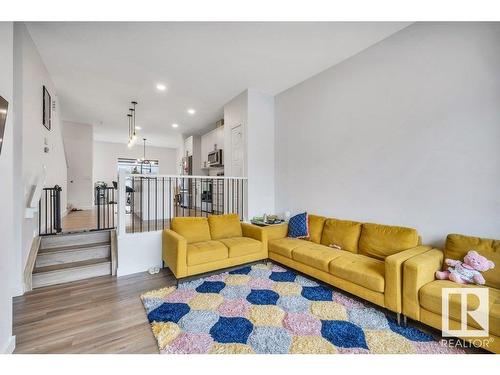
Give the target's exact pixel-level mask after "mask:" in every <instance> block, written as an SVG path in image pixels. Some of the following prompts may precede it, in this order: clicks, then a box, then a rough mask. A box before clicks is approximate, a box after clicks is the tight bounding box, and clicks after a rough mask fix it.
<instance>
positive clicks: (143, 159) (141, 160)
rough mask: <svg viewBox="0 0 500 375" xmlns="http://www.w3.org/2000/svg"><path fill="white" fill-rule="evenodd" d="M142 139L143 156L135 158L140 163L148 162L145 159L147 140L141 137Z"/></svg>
mask: <svg viewBox="0 0 500 375" xmlns="http://www.w3.org/2000/svg"><path fill="white" fill-rule="evenodd" d="M142 141H143V157H142V158H139V159H137V161H138V162H139V163H141V164H149V163H150V161H149V160H147V159H146V141H147V139H146V138H142Z"/></svg>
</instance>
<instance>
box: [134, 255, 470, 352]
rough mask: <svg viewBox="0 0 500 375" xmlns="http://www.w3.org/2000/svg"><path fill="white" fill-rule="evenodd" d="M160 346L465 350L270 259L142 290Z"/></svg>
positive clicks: (214, 349) (175, 348) (234, 349)
mask: <svg viewBox="0 0 500 375" xmlns="http://www.w3.org/2000/svg"><path fill="white" fill-rule="evenodd" d="M141 299H142V302H143V304H144V308H145V309H146V312H147V314H148V320H149V322H150V323H151V329H152V330H153V334H154V336H155V337H156V340H157V341H158V347H159V349H160V353H172V354H189V353H215V354H217V353H220V354H222V353H228V354H235V353H269V354H279V353H308V354H327V353H427V354H429V353H463V351H461V350H459V349H451V348H448V347H447V346H445V345H442V344H441V343H440V342H439V341H436V340H435V339H434V338H433V337H432V336H430V335H429V334H427V333H424V332H422V331H421V330H418V329H416V328H413V327H410V326H408V327H401V326H398V325H397V323H396V322H395V320H394V319H393V318H392V317H391V316H386V315H385V314H384V313H383V312H382V311H381V310H379V309H377V308H374V307H371V306H369V305H368V304H365V303H363V302H360V301H359V300H356V299H353V298H351V297H348V296H347V295H345V294H343V293H340V292H338V291H337V290H333V289H332V288H330V287H328V286H325V285H322V284H319V283H317V282H315V281H313V280H310V279H308V278H306V277H303V276H301V275H298V274H296V273H295V272H293V271H290V270H287V269H285V268H282V267H280V266H277V265H275V264H272V263H267V264H257V265H254V266H247V267H242V268H240V269H238V270H235V271H230V272H224V273H221V274H218V275H213V276H208V277H203V278H200V279H197V280H194V281H188V282H185V283H180V284H179V286H178V287H168V288H163V289H159V290H153V291H150V292H147V293H144V294H143V295H142V296H141Z"/></svg>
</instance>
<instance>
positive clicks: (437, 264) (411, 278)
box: [403, 249, 444, 320]
mask: <svg viewBox="0 0 500 375" xmlns="http://www.w3.org/2000/svg"><path fill="white" fill-rule="evenodd" d="M443 258H444V254H443V252H442V251H441V250H438V249H432V250H430V251H427V252H426V253H424V254H421V255H418V256H416V257H414V258H412V259H410V260H408V261H407V262H406V263H405V264H404V270H403V273H404V280H403V314H405V315H407V316H408V317H409V318H411V319H415V320H420V302H419V298H418V292H419V290H420V288H422V287H423V286H424V285H425V284H428V283H430V282H431V281H434V280H435V279H436V278H435V273H436V271H439V270H440V269H441V266H442V264H443Z"/></svg>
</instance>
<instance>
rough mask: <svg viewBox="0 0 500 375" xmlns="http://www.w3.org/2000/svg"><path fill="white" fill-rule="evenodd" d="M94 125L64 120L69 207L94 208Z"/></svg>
mask: <svg viewBox="0 0 500 375" xmlns="http://www.w3.org/2000/svg"><path fill="white" fill-rule="evenodd" d="M93 133H94V132H93V127H92V125H89V124H79V123H75V122H69V121H64V122H63V139H64V149H65V151H66V161H67V164H68V170H67V171H68V172H67V173H68V207H69V206H71V207H74V208H79V209H82V210H85V209H91V208H93V203H94V198H93V197H94V193H93V191H94V188H93V181H92V176H93V168H94V164H93V155H94V139H93Z"/></svg>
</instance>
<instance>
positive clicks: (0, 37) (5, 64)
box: [0, 22, 16, 353]
mask: <svg viewBox="0 0 500 375" xmlns="http://www.w3.org/2000/svg"><path fill="white" fill-rule="evenodd" d="M13 40H14V25H13V23H12V22H0V96H2V97H3V98H4V99H5V100H7V101H8V102H9V109H8V112H7V122H6V125H5V133H4V138H3V139H4V141H3V147H2V151H1V154H0V172H1V175H2V178H0V197H2V209H1V210H0V227H1V228H3V229H4V231H3V233H2V237H1V241H0V286H1V287H0V353H10V352H12V351H13V350H14V346H15V338H14V337H13V336H12V295H13V293H14V280H15V273H16V268H15V250H16V247H15V241H14V231H13V230H10V228H12V227H13V225H12V218H13V216H14V203H13V202H14V189H13V188H14V184H13V176H14V175H13V171H14V128H13V125H14V121H13V117H14V116H13V115H14V108H13V106H14V103H13V97H14V94H13V76H14V66H13V61H14V57H13Z"/></svg>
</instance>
